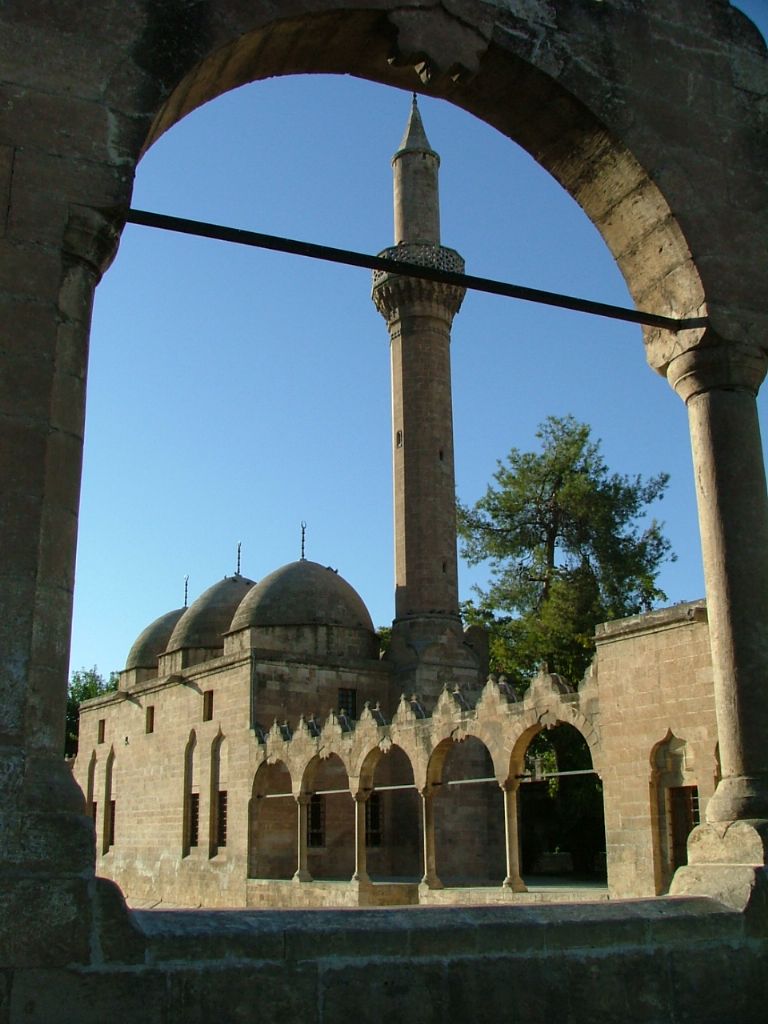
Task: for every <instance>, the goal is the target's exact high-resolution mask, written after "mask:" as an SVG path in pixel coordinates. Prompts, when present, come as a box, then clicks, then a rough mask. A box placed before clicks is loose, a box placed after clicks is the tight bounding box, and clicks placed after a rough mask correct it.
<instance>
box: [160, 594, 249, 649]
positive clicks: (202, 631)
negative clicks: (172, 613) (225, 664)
mask: <svg viewBox="0 0 768 1024" xmlns="http://www.w3.org/2000/svg"><path fill="white" fill-rule="evenodd" d="M254 586H255V582H254V580H249V579H246V577H245V576H239V575H236V576H225V577H224V579H223V580H219V582H218V583H214V585H213V586H212V587H209V588H208V589H207V590H206V591H204V592H203V593H202V594H201V595H200V597H198V599H197V600H196V601H193V602H192V604H191V605H190V606H189V608H187V610H186V611H185V612H184V614H183V615H182V616H181V618H180V619H179V621H178V622H177V623H176V627H175V629H174V630H173V633H172V634H171V637H170V640H169V641H168V646H167V648H166V651H168V652H170V651H177V650H179V649H181V648H189V647H222V646H223V645H224V638H223V634H224V633H226V632H227V631H228V629H229V624H230V622H231V621H232V616H233V615H234V614H235V609H236V608H237V606H238V605H239V604H240V602H241V601H242V600H243V598H244V597H245V595H246V594H247V593H248V591H249V590H251V589H252V588H253V587H254Z"/></svg>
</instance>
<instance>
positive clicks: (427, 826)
mask: <svg viewBox="0 0 768 1024" xmlns="http://www.w3.org/2000/svg"><path fill="white" fill-rule="evenodd" d="M433 799H434V798H433V796H432V794H431V793H430V792H429V790H424V791H423V792H422V793H421V808H422V820H423V826H424V827H423V830H422V831H423V834H424V877H423V878H422V880H421V884H422V885H426V886H427V887H428V888H430V889H442V888H443V883H442V882H441V881H440V879H439V878H438V875H437V859H436V850H435V808H434V805H433Z"/></svg>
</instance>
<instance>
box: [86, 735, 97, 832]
mask: <svg viewBox="0 0 768 1024" xmlns="http://www.w3.org/2000/svg"><path fill="white" fill-rule="evenodd" d="M97 764H98V759H97V757H96V751H95V750H92V751H91V756H90V758H89V760H88V784H87V787H86V791H85V812H86V814H87V815H88V817H89V818H93V820H94V822H95V821H96V768H97Z"/></svg>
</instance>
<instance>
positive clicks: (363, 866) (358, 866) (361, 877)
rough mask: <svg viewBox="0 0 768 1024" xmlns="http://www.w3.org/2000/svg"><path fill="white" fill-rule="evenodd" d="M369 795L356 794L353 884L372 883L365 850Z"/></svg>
mask: <svg viewBox="0 0 768 1024" xmlns="http://www.w3.org/2000/svg"><path fill="white" fill-rule="evenodd" d="M369 795H370V794H369V793H367V792H365V793H363V792H358V793H355V794H354V797H353V798H354V801H355V873H354V874H353V875H352V881H353V882H370V878H369V877H368V867H367V863H366V861H367V856H366V848H365V807H366V804H367V802H368V797H369Z"/></svg>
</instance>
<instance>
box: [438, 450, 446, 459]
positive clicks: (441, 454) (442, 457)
mask: <svg viewBox="0 0 768 1024" xmlns="http://www.w3.org/2000/svg"><path fill="white" fill-rule="evenodd" d="M437 454H438V456H439V458H440V461H441V462H442V461H443V459H444V458H445V456H444V454H443V449H442V448H441V449H440V451H439V452H438V453H437Z"/></svg>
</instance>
